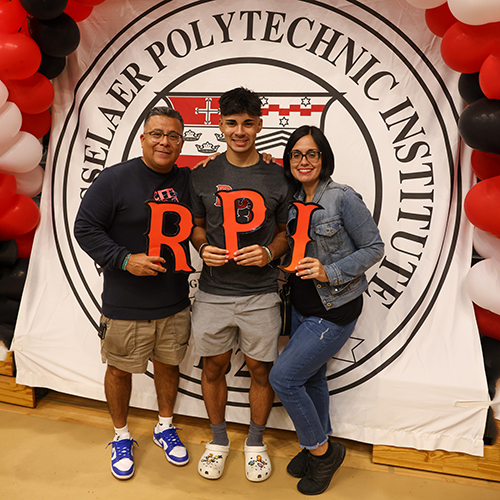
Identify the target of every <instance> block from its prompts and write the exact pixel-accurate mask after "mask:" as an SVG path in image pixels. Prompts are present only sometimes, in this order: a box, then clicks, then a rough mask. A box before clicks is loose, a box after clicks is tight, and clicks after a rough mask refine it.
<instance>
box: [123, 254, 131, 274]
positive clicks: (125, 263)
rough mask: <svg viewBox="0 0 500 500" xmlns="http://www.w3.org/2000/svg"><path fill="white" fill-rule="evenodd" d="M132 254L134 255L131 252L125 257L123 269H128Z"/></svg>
mask: <svg viewBox="0 0 500 500" xmlns="http://www.w3.org/2000/svg"><path fill="white" fill-rule="evenodd" d="M131 255H132V254H131V253H128V254H127V255H126V256H125V258H124V259H123V264H122V269H123V270H124V271H126V270H127V264H128V259H130V256H131Z"/></svg>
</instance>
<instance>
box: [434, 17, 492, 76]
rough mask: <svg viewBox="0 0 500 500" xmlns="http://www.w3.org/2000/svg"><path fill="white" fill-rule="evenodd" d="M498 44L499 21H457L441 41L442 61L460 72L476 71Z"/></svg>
mask: <svg viewBox="0 0 500 500" xmlns="http://www.w3.org/2000/svg"><path fill="white" fill-rule="evenodd" d="M499 45H500V23H489V24H483V25H481V26H471V25H469V24H464V23H460V22H457V23H455V24H454V25H452V26H451V27H450V28H449V29H448V30H447V31H446V33H445V34H444V36H443V40H442V42H441V55H442V56H443V61H444V62H445V63H446V64H447V65H448V66H449V67H450V68H451V69H453V70H455V71H458V72H460V73H477V72H478V71H479V70H480V69H481V66H482V64H483V62H484V61H485V60H486V58H487V57H488V56H489V55H490V54H491V53H493V52H496V49H497V48H498V46H499Z"/></svg>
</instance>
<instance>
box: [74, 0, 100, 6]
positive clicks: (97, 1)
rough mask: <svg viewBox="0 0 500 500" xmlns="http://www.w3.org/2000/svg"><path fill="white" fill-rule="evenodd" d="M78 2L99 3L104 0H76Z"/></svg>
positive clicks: (84, 3)
mask: <svg viewBox="0 0 500 500" xmlns="http://www.w3.org/2000/svg"><path fill="white" fill-rule="evenodd" d="M75 2H77V3H81V4H82V5H92V6H94V5H99V4H100V3H103V2H104V0H75Z"/></svg>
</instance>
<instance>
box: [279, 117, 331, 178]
mask: <svg viewBox="0 0 500 500" xmlns="http://www.w3.org/2000/svg"><path fill="white" fill-rule="evenodd" d="M306 135H310V136H312V138H313V139H314V142H315V143H316V144H317V146H318V149H319V150H320V151H321V172H320V173H319V179H320V180H321V181H324V180H326V179H328V178H329V177H331V175H332V174H333V170H334V168H335V158H334V156H333V151H332V147H331V146H330V143H329V142H328V139H327V138H326V136H325V134H323V132H322V131H321V130H320V129H319V128H318V127H315V126H314V125H302V127H299V128H298V129H297V130H295V131H294V132H293V134H292V135H291V136H290V138H289V139H288V142H287V143H286V146H285V152H284V153H283V166H284V167H285V176H286V177H287V178H288V179H291V180H292V181H293V182H294V183H295V184H297V186H298V185H300V182H299V181H298V180H297V179H295V177H294V176H293V175H292V172H291V171H290V151H292V149H293V147H294V146H295V144H296V143H297V141H298V140H299V139H301V138H302V137H304V136H306Z"/></svg>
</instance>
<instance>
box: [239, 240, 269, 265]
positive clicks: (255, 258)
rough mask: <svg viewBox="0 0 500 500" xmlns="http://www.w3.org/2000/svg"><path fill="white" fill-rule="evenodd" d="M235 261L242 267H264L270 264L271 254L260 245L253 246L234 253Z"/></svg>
mask: <svg viewBox="0 0 500 500" xmlns="http://www.w3.org/2000/svg"><path fill="white" fill-rule="evenodd" d="M234 261H235V262H236V263H237V264H238V265H240V266H259V267H264V266H267V265H268V264H269V254H268V253H267V251H266V249H265V248H264V247H262V246H260V245H251V246H249V247H245V248H241V249H240V250H237V251H236V252H234Z"/></svg>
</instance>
